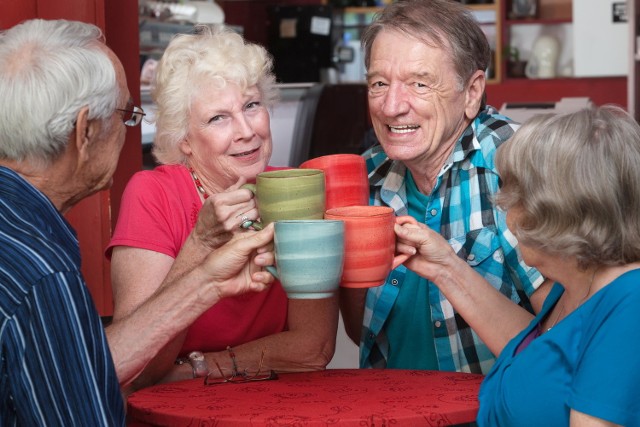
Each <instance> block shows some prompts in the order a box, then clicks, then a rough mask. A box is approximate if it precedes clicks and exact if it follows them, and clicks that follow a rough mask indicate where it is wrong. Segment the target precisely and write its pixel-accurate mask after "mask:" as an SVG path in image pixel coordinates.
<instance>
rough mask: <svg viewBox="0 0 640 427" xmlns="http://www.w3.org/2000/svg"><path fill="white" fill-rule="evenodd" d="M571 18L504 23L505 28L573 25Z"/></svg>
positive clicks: (520, 20) (512, 20) (507, 20)
mask: <svg viewBox="0 0 640 427" xmlns="http://www.w3.org/2000/svg"><path fill="white" fill-rule="evenodd" d="M571 22H572V20H571V18H553V19H506V20H505V21H504V25H505V26H509V25H533V24H539V25H557V24H571Z"/></svg>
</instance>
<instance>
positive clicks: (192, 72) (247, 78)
mask: <svg viewBox="0 0 640 427" xmlns="http://www.w3.org/2000/svg"><path fill="white" fill-rule="evenodd" d="M205 82H206V83H210V82H215V83H216V84H217V85H218V87H220V88H224V87H225V85H226V84H227V83H228V82H234V83H236V84H238V86H240V88H241V89H242V90H245V89H247V88H249V87H251V86H254V85H256V86H257V87H258V90H259V91H260V94H261V95H262V102H263V104H264V105H265V106H266V107H267V108H270V107H272V106H273V105H274V104H275V102H276V101H277V99H278V91H277V88H276V85H275V75H274V74H273V59H272V57H271V56H270V55H269V53H268V52H267V51H266V49H265V48H263V47H262V46H259V45H257V44H253V43H248V42H246V41H245V40H244V39H243V38H242V36H241V35H239V34H237V33H236V32H234V31H232V30H230V29H228V28H224V27H214V28H212V27H209V26H199V27H198V28H197V32H196V34H180V35H177V36H175V37H174V38H173V39H172V40H171V42H170V43H169V45H168V46H167V48H166V50H165V51H164V54H163V55H162V58H161V59H160V62H159V63H158V67H157V70H156V78H155V85H154V86H155V87H154V89H153V91H152V97H153V100H154V101H155V104H156V107H157V113H156V136H155V141H154V147H153V155H154V157H155V159H156V160H157V161H158V162H159V163H163V164H185V163H186V161H187V159H186V157H185V155H184V154H183V153H182V152H181V151H180V148H179V144H180V142H181V141H182V140H184V139H185V137H186V136H187V133H188V130H189V129H188V120H189V114H190V109H191V102H192V99H193V97H194V96H195V95H196V94H197V93H198V91H199V90H200V87H201V85H202V84H203V83H205Z"/></svg>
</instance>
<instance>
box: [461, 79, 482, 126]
mask: <svg viewBox="0 0 640 427" xmlns="http://www.w3.org/2000/svg"><path fill="white" fill-rule="evenodd" d="M486 83H487V82H486V79H485V74H484V71H482V70H477V71H476V72H475V73H473V75H472V76H471V78H470V79H469V83H468V85H467V99H466V104H465V108H464V112H465V115H466V116H467V118H468V119H470V120H473V118H474V117H475V116H477V115H478V111H480V107H481V106H482V98H483V96H484V90H485V87H486Z"/></svg>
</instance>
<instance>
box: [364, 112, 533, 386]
mask: <svg viewBox="0 0 640 427" xmlns="http://www.w3.org/2000/svg"><path fill="white" fill-rule="evenodd" d="M517 127H518V125H517V124H515V123H513V122H511V121H510V120H508V119H507V118H506V117H504V116H500V115H499V114H498V113H497V111H496V110H494V109H493V108H492V107H487V108H486V109H484V110H483V111H481V112H480V113H479V114H478V116H477V117H476V118H475V120H474V121H473V122H472V123H471V125H470V126H469V127H468V128H467V129H466V130H465V132H464V133H463V135H462V136H461V137H460V139H459V140H458V141H457V142H456V145H455V148H454V150H453V152H452V153H451V156H450V157H449V159H448V160H447V161H446V162H445V165H444V166H443V167H442V169H441V171H440V174H439V176H438V180H437V183H436V185H435V187H434V189H433V191H432V193H431V194H430V195H428V196H429V205H428V207H427V211H426V213H425V216H424V217H423V218H417V219H418V221H422V222H426V219H425V218H429V217H430V216H437V215H439V216H440V221H439V228H440V229H439V230H437V228H436V231H439V232H440V234H441V235H442V236H443V237H444V238H445V239H447V240H448V241H449V243H450V244H451V246H452V247H453V249H454V250H455V251H456V253H457V254H458V256H459V257H461V258H463V259H465V260H466V261H467V263H468V264H469V266H471V267H472V268H473V269H475V270H476V271H477V272H478V273H480V275H482V276H483V277H484V278H485V279H486V280H487V281H488V282H489V283H491V284H492V285H493V286H494V287H495V288H496V289H498V290H499V291H500V292H502V293H503V294H504V295H506V296H507V297H508V298H510V299H511V300H512V301H514V302H515V303H518V304H520V305H522V306H524V307H526V308H527V309H529V310H531V306H530V303H529V299H528V295H531V294H532V293H533V292H534V290H535V289H536V288H537V287H538V286H540V284H541V283H542V282H543V277H542V276H541V275H540V273H539V272H538V271H537V270H535V269H533V268H530V267H528V266H527V265H525V264H524V262H523V260H522V258H521V256H520V253H519V251H518V250H516V244H517V242H516V239H515V237H514V236H513V234H511V232H509V230H508V228H507V226H506V223H505V214H504V213H503V212H501V211H499V210H497V209H494V208H493V206H492V203H491V200H490V197H491V195H492V194H494V193H495V192H496V191H497V190H498V185H499V178H498V175H497V172H496V170H495V167H494V163H493V159H494V156H495V152H496V149H497V148H498V146H499V145H500V144H501V143H502V142H503V141H506V140H507V139H508V138H509V137H511V135H513V133H514V132H515V130H516V129H517ZM363 156H364V157H365V159H366V161H367V168H368V170H369V184H370V188H371V199H370V204H372V205H388V206H390V207H392V208H393V209H394V210H395V212H396V214H397V215H408V209H407V195H406V183H405V173H406V167H405V166H404V164H403V163H401V162H398V161H392V160H390V159H389V158H388V157H387V156H386V154H385V153H384V151H383V150H382V147H381V146H380V145H377V146H375V147H372V148H371V149H369V150H368V151H367V152H366V153H364V154H363ZM430 226H431V227H432V228H433V223H432V221H430ZM405 273H406V268H405V267H404V266H400V267H398V268H397V269H395V270H394V271H392V272H391V273H390V274H389V277H388V278H387V281H386V283H385V284H384V285H382V286H379V287H374V288H370V289H369V291H368V293H367V299H366V305H365V313H364V321H363V330H362V334H361V342H360V366H361V367H362V368H371V367H373V368H383V367H386V365H387V355H388V353H389V340H388V339H387V336H386V332H385V322H386V319H387V318H388V317H389V315H390V313H391V311H392V310H402V307H398V306H397V305H395V302H396V298H397V296H398V293H399V292H401V291H402V284H403V281H404V277H405ZM428 286H429V303H430V306H431V321H432V323H431V325H432V327H433V335H434V339H435V349H436V355H437V359H438V365H439V368H440V370H443V371H462V372H473V373H484V374H486V373H487V372H488V371H489V369H490V368H491V366H492V365H493V362H494V360H495V358H494V356H493V355H492V354H491V352H490V351H489V349H488V348H487V346H486V345H485V344H484V343H483V342H482V341H481V340H480V339H479V338H478V336H477V335H476V333H475V332H474V331H473V330H472V329H471V328H470V327H469V325H467V323H466V322H465V321H464V319H462V317H461V316H460V315H459V314H457V313H456V312H455V310H454V309H453V307H452V306H451V304H450V303H449V301H447V300H446V299H445V297H444V296H443V295H442V293H441V292H440V290H439V289H438V287H437V286H435V285H434V284H433V283H432V282H428ZM415 303H416V304H423V305H424V306H425V309H426V304H427V301H415ZM406 333H407V334H413V335H415V333H416V332H415V331H412V330H411V325H407V328H406ZM415 339H420V337H419V336H416V337H415Z"/></svg>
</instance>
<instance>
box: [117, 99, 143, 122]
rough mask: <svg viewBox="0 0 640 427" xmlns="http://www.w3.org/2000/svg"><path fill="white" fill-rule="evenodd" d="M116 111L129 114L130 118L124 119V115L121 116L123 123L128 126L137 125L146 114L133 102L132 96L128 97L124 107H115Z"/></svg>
mask: <svg viewBox="0 0 640 427" xmlns="http://www.w3.org/2000/svg"><path fill="white" fill-rule="evenodd" d="M116 111H120V112H123V113H129V114H131V118H130V119H127V120H124V118H125V116H124V115H123V117H122V121H123V123H124V125H125V126H129V127H135V126H138V125H139V124H140V122H142V118H143V117H144V116H146V115H147V114H146V113H145V112H144V110H143V109H142V108H141V107H138V106H137V105H135V104H134V103H133V98H129V102H127V105H126V108H116Z"/></svg>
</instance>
